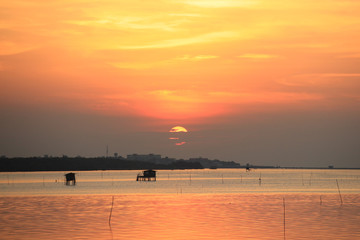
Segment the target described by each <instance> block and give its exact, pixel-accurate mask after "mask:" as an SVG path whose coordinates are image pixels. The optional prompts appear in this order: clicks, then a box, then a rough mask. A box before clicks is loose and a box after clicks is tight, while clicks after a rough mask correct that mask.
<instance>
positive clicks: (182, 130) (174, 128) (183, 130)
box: [169, 126, 188, 132]
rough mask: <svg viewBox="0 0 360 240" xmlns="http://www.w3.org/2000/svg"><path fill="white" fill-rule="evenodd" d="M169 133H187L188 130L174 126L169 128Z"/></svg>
mask: <svg viewBox="0 0 360 240" xmlns="http://www.w3.org/2000/svg"><path fill="white" fill-rule="evenodd" d="M169 132H188V130H187V129H186V128H184V127H181V126H175V127H173V128H171V129H170V131H169Z"/></svg>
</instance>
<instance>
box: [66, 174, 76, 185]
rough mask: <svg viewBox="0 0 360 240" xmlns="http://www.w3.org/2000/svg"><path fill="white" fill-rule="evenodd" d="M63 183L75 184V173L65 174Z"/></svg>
mask: <svg viewBox="0 0 360 240" xmlns="http://www.w3.org/2000/svg"><path fill="white" fill-rule="evenodd" d="M65 181H66V182H65V184H66V185H71V184H72V185H75V184H76V179H75V173H72V172H71V173H67V174H65Z"/></svg>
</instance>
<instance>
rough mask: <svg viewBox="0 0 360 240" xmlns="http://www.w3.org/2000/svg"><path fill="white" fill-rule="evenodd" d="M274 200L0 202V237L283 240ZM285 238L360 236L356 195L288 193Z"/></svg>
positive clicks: (62, 198) (265, 196)
mask: <svg viewBox="0 0 360 240" xmlns="http://www.w3.org/2000/svg"><path fill="white" fill-rule="evenodd" d="M283 197H284V195H279V194H200V195H199V194H188V195H172V194H167V195H116V196H115V200H114V208H113V212H112V218H111V231H110V228H109V225H108V220H109V212H110V209H111V203H112V196H110V195H92V196H44V197H39V196H37V197H36V196H35V197H2V198H0V207H1V214H0V220H1V222H2V224H1V226H0V232H1V233H2V239H112V238H113V239H134V238H137V239H145V240H147V239H149V240H150V239H175V240H176V239H282V238H283V212H282V211H283V208H282V199H283ZM285 198H286V204H287V208H286V227H287V229H286V234H287V239H356V238H358V237H360V230H359V222H360V214H359V213H360V196H359V195H358V194H346V195H344V198H345V199H346V204H344V205H343V206H340V205H339V202H338V199H337V196H336V195H334V194H326V195H323V204H322V205H320V204H319V196H318V195H315V194H286V195H285Z"/></svg>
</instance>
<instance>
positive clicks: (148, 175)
mask: <svg viewBox="0 0 360 240" xmlns="http://www.w3.org/2000/svg"><path fill="white" fill-rule="evenodd" d="M136 181H156V171H154V170H152V169H149V170H146V171H143V172H142V173H139V174H138V175H137V177H136Z"/></svg>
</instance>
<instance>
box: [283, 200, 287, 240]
mask: <svg viewBox="0 0 360 240" xmlns="http://www.w3.org/2000/svg"><path fill="white" fill-rule="evenodd" d="M283 207H284V240H285V239H286V235H285V229H286V228H285V222H286V221H285V219H286V218H285V217H286V215H285V197H283Z"/></svg>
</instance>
